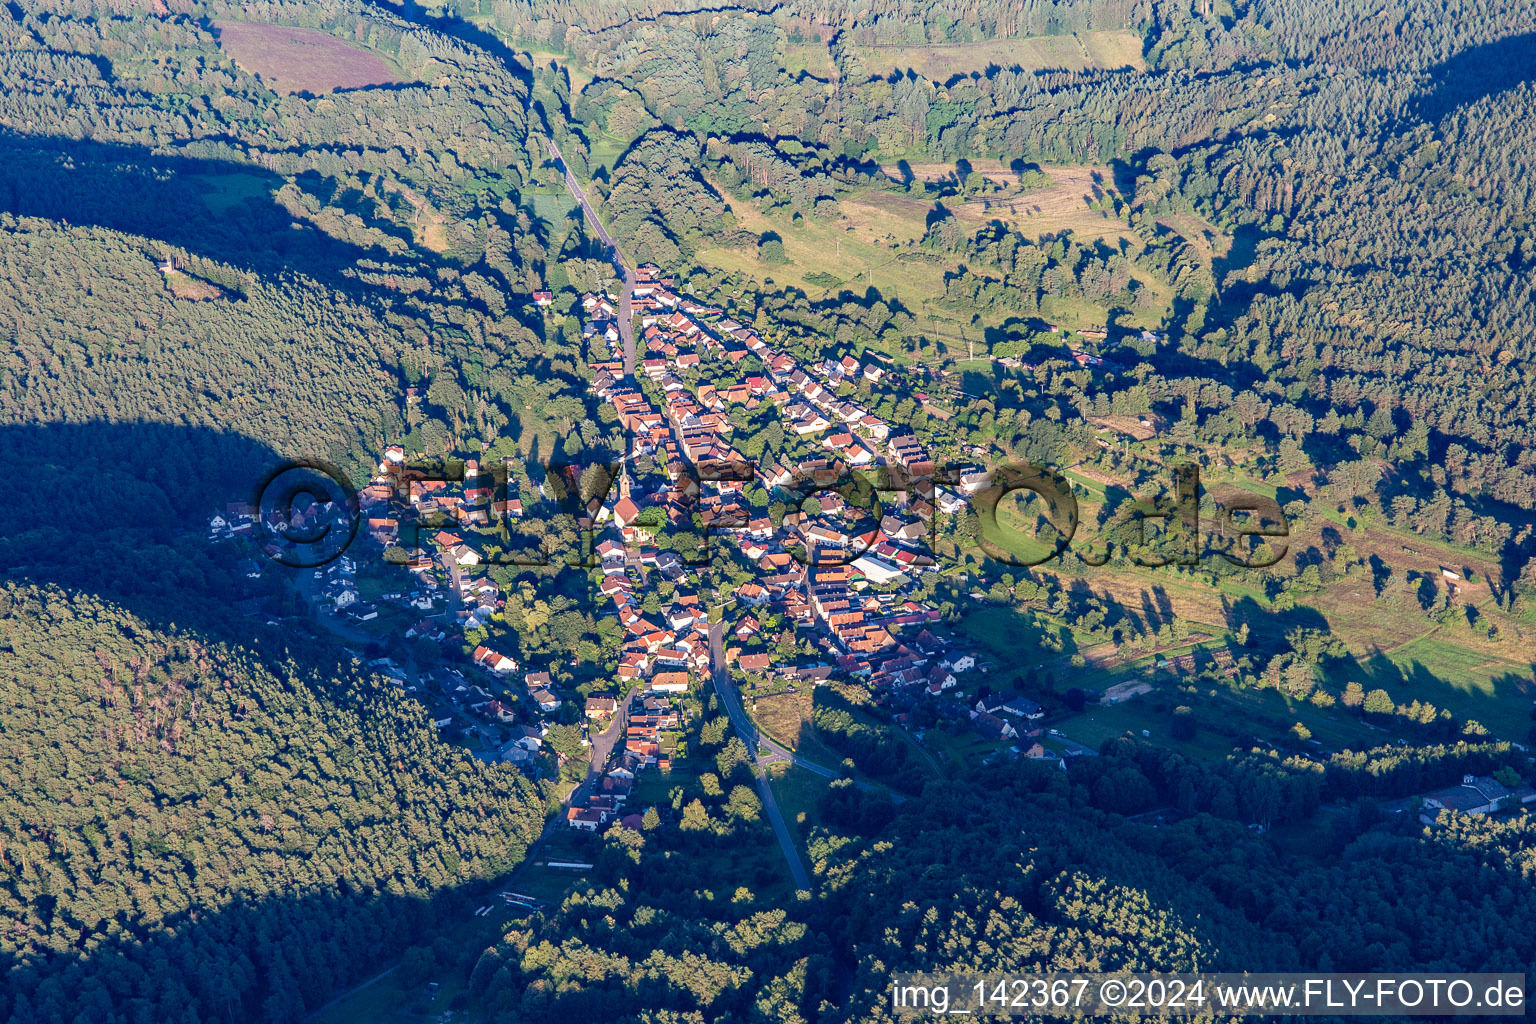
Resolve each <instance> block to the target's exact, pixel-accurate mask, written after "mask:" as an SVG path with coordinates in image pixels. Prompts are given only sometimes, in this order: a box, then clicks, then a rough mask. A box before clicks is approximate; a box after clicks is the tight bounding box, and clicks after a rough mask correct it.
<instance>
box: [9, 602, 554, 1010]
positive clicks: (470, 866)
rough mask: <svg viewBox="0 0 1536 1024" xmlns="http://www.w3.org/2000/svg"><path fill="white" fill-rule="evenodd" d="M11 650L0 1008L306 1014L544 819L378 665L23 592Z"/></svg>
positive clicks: (530, 798)
mask: <svg viewBox="0 0 1536 1024" xmlns="http://www.w3.org/2000/svg"><path fill="white" fill-rule="evenodd" d="M0 643H3V645H4V657H3V658H0V699H3V701H4V704H5V707H6V715H5V724H4V729H3V743H0V780H3V785H4V790H5V799H4V801H3V804H0V849H3V851H4V853H3V863H4V865H5V868H6V882H5V884H4V885H3V886H0V903H3V907H0V914H3V916H4V918H5V920H6V921H7V922H9V925H8V927H7V930H6V934H5V938H4V950H3V955H4V957H5V959H6V960H7V961H8V963H9V972H8V976H9V981H8V982H7V984H6V986H5V988H4V993H3V995H0V1019H9V1020H13V1021H15V1022H17V1024H21V1022H24V1021H32V1020H38V1019H49V1018H52V1017H58V1018H59V1019H71V1018H73V1017H74V1016H76V1015H77V1014H85V1015H87V1016H89V1017H90V1018H91V1019H93V1020H99V1021H104V1022H105V1021H113V1020H124V1021H126V1020H129V1019H141V1017H140V1016H139V1015H140V1014H142V1013H144V1012H152V1013H154V1014H155V1015H156V1016H158V1017H160V1019H168V1018H169V1017H171V1016H173V1015H178V1016H179V1015H183V1014H187V1013H193V1014H196V1015H198V1016H199V1017H202V1018H204V1019H214V1018H218V1019H230V1020H268V1021H271V1020H292V1019H296V1018H297V1016H299V1014H300V1012H301V1011H302V1010H303V1008H305V1007H306V1006H308V1007H310V1008H313V1006H315V1005H317V1004H318V1003H319V1002H323V1001H324V1000H323V997H324V996H325V995H326V994H327V993H329V992H330V991H332V990H333V989H335V988H336V987H339V986H340V985H343V984H345V983H347V982H348V981H350V980H353V979H355V978H357V977H358V976H359V975H361V974H363V973H364V972H366V971H370V970H372V969H373V968H374V967H375V965H376V964H377V962H378V958H379V957H380V955H381V954H384V953H386V952H387V951H389V950H392V949H393V950H398V949H400V948H403V947H404V946H405V945H406V944H408V943H409V942H411V941H414V937H415V935H416V934H417V933H418V931H419V930H420V929H422V928H430V927H433V926H434V925H435V924H437V923H438V922H441V921H442V920H443V919H444V917H445V915H446V914H447V913H448V912H449V909H450V908H452V907H453V906H454V900H453V896H452V891H453V890H454V889H455V888H456V887H458V886H462V885H464V884H466V883H468V882H471V881H473V880H475V879H482V878H486V877H488V876H491V875H494V874H496V873H498V872H502V871H505V870H507V869H509V868H510V867H512V866H513V865H515V864H516V863H518V861H519V860H520V859H521V858H522V856H523V853H524V851H525V850H526V848H527V846H528V844H529V843H530V842H531V841H532V840H533V838H534V837H535V836H536V835H537V834H538V831H539V829H540V827H541V824H542V817H541V814H540V811H539V809H538V801H537V799H536V797H535V796H534V794H533V791H532V789H531V787H530V786H529V785H528V783H527V782H526V781H524V780H523V779H522V778H521V777H520V776H519V775H517V773H516V772H514V771H512V770H511V769H500V770H498V769H493V768H487V767H485V766H483V765H481V764H480V763H479V762H477V761H474V760H472V759H470V758H467V757H465V756H463V755H460V754H456V753H453V752H452V751H451V750H450V749H449V748H446V747H444V746H443V745H442V744H441V743H440V742H438V741H437V739H436V738H435V736H434V734H433V730H432V728H431V726H430V725H429V724H428V722H427V721H426V720H425V717H424V716H423V714H422V712H421V710H420V708H419V706H416V705H414V704H412V703H409V702H406V701H404V700H403V699H401V698H398V697H395V696H393V694H392V691H391V690H390V689H389V688H388V687H387V686H381V685H380V684H379V682H378V681H377V679H376V678H375V677H371V676H369V675H368V674H367V672H366V671H364V670H363V669H361V668H360V667H357V666H352V667H342V668H340V669H339V670H338V671H337V674H334V675H332V674H328V673H327V672H325V671H323V670H321V669H319V668H316V667H307V666H305V665H303V664H302V663H299V662H296V661H294V660H291V659H282V658H273V659H271V660H269V659H268V658H266V657H263V656H262V655H260V654H257V653H255V652H253V651H251V650H249V649H245V648H243V647H241V646H239V645H237V644H232V643H229V642H226V641H222V640H218V639H210V638H207V637H202V636H199V635H197V634H195V633H191V632H188V631H184V630H176V629H170V628H166V629H157V628H154V627H151V626H147V625H146V624H145V623H144V622H143V621H142V620H140V619H138V618H136V617H135V616H133V615H130V614H128V613H126V612H124V611H122V610H121V609H119V608H116V607H113V606H112V605H109V604H106V603H104V602H102V601H100V600H98V599H96V598H93V597H91V596H89V595H83V594H78V593H68V592H65V591H61V590H59V589H56V588H43V587H30V586H19V585H15V584H11V585H7V586H6V587H5V588H4V590H3V592H0ZM167 963H182V964H192V963H196V964H198V965H199V966H198V967H197V969H196V970H188V971H177V972H176V974H175V978H174V980H173V979H172V978H171V977H169V976H167V975H166V974H165V973H164V972H165V967H164V965H165V964H167Z"/></svg>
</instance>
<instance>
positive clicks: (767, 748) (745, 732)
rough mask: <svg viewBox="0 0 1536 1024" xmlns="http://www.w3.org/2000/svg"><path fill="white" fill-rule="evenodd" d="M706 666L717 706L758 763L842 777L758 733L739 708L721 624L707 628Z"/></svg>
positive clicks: (749, 717) (744, 711)
mask: <svg viewBox="0 0 1536 1024" xmlns="http://www.w3.org/2000/svg"><path fill="white" fill-rule="evenodd" d="M709 663H710V666H711V667H712V669H713V675H714V681H715V692H716V693H718V694H719V695H720V703H722V704H724V705H725V713H726V714H727V715H729V716H730V719H731V724H732V725H734V726H735V727H736V731H737V732H738V733H739V734H741V740H742V742H743V743H745V744H746V745H747V749H748V750H751V751H753V752H755V753H756V754H757V763H758V764H760V765H761V764H773V763H774V762H775V761H788V762H790V763H791V764H796V765H799V766H800V767H801V768H804V769H806V770H807V771H812V772H815V773H816V774H817V775H820V776H822V777H823V778H827V779H840V778H842V777H843V776H842V773H841V772H836V771H833V770H832V769H831V768H827V767H824V766H822V765H819V764H817V763H816V762H815V761H807V760H806V759H805V758H803V757H801V756H800V755H799V754H796V753H795V752H794V751H793V750H790V749H789V748H788V747H786V746H784V745H783V744H782V743H779V742H778V741H776V740H773V739H770V738H769V737H767V736H764V735H763V734H762V733H760V732H758V731H757V725H756V723H754V722H753V721H752V718H751V716H750V715H748V714H747V711H746V708H744V707H742V706H741V694H739V693H737V692H736V684H735V683H733V682H731V674H730V673H729V672H727V671H726V668H725V626H724V624H723V623H721V622H717V623H715V624H714V625H713V626H711V627H709Z"/></svg>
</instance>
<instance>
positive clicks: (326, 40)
mask: <svg viewBox="0 0 1536 1024" xmlns="http://www.w3.org/2000/svg"><path fill="white" fill-rule="evenodd" d="M214 27H215V28H216V29H218V33H219V47H220V49H222V50H223V51H224V52H225V53H227V54H229V56H230V58H231V59H233V60H234V62H235V63H236V64H238V65H240V67H241V68H242V69H244V70H245V71H247V72H249V73H251V74H253V75H256V76H257V77H258V78H260V79H261V80H262V81H264V82H266V83H267V84H268V85H270V86H271V87H272V89H273V90H274V91H276V92H282V93H290V94H293V93H304V94H308V95H311V96H319V95H322V94H324V93H328V92H335V91H336V90H338V89H361V88H363V87H365V86H369V85H387V84H389V83H392V82H402V81H405V79H404V78H402V77H401V75H400V73H399V69H398V68H396V67H395V66H394V65H393V64H392V63H390V62H389V61H388V60H386V59H385V58H384V57H383V56H381V55H380V54H378V53H375V52H374V51H372V50H365V49H363V48H362V47H361V46H356V45H354V44H352V43H349V42H347V41H346V40H344V39H339V38H337V37H336V36H333V35H331V34H329V33H327V32H321V31H320V30H319V29H313V28H297V27H294V26H291V25H260V24H255V23H252V22H247V21H216V22H214Z"/></svg>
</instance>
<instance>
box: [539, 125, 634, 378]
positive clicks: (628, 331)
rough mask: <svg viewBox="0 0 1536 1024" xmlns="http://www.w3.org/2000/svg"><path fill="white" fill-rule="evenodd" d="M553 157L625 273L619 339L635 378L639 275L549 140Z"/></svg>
mask: <svg viewBox="0 0 1536 1024" xmlns="http://www.w3.org/2000/svg"><path fill="white" fill-rule="evenodd" d="M549 155H550V156H552V157H554V158H555V162H556V163H558V164H559V165H560V171H561V173H562V174H564V175H565V187H566V188H567V189H569V190H570V193H571V195H573V196H575V197H576V202H577V204H578V205H579V206H580V207H581V213H582V216H584V217H585V218H586V219H587V223H588V224H590V225H591V226H592V230H593V231H595V232H597V237H598V238H600V239H602V241H603V244H604V245H606V246H607V247H608V248H610V249H612V250H613V261H614V262H615V263H616V264H618V267H619V269H620V270H621V271H623V273H624V288H623V290H622V291H620V292H619V337H620V338H621V339H622V340H623V342H624V372H625V373H626V374H628V375H629V376H631V377H633V376H634V375H635V365H636V364H635V307H634V297H635V272H634V270H633V269H631V267H630V265H629V261H628V260H626V259H625V258H624V253H623V252H621V251H620V249H619V243H617V242H615V241H614V240H613V237H612V236H611V235H609V234H608V229H607V228H605V227H603V222H602V221H600V220H598V219H597V212H596V211H595V210H593V209H592V203H591V202H590V201H589V200H588V199H587V194H586V192H584V191H582V188H581V186H580V185H578V184H577V183H576V178H575V176H574V175H572V174H571V169H570V168H569V167H568V166H566V163H565V157H563V156H561V155H560V147H558V146H556V145H555V143H554V141H553V140H549Z"/></svg>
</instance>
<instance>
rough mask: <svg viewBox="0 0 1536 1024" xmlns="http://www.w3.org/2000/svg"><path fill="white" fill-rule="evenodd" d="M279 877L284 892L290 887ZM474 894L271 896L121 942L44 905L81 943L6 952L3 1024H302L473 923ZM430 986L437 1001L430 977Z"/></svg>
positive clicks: (465, 957)
mask: <svg viewBox="0 0 1536 1024" xmlns="http://www.w3.org/2000/svg"><path fill="white" fill-rule="evenodd" d="M271 881H272V884H273V887H274V889H276V888H278V887H280V886H281V884H282V880H281V879H280V878H273V879H272V880H271ZM469 888H471V887H466V888H465V889H458V890H448V891H444V892H440V893H439V894H437V895H434V896H433V897H432V898H430V899H428V898H422V897H409V896H400V895H395V894H384V893H378V892H371V891H348V887H347V886H345V885H341V886H338V887H337V889H336V890H334V891H332V892H329V893H326V894H320V893H311V894H306V895H288V894H283V895H278V894H276V893H274V894H271V895H265V894H263V895H260V896H259V897H257V898H248V899H247V900H245V901H242V902H236V903H233V904H231V905H229V906H225V907H221V908H208V909H202V910H199V911H196V912H192V913H184V914H179V915H176V916H174V917H171V918H169V919H167V920H166V921H164V922H163V923H162V924H161V925H160V926H159V927H157V928H155V929H153V930H152V931H145V930H141V929H137V928H135V927H133V925H132V924H131V923H130V922H127V921H124V922H123V924H122V927H121V930H118V931H116V932H114V933H112V934H110V935H109V936H103V935H100V934H93V933H87V932H85V931H82V930H80V928H79V925H78V923H76V922H71V921H65V920H63V919H62V918H57V917H55V915H54V913H53V907H52V906H51V905H49V906H36V907H35V908H34V909H35V912H36V913H37V915H38V917H39V918H40V919H41V920H42V921H44V922H46V923H47V924H48V925H49V926H50V927H51V928H52V929H55V930H63V931H65V932H66V934H68V935H70V936H72V937H74V939H73V941H72V943H71V948H70V949H69V951H68V952H63V953H53V954H51V955H49V956H47V957H46V958H43V959H40V960H39V959H33V960H21V959H19V958H14V957H12V956H10V955H7V956H0V972H3V973H4V975H5V978H6V984H5V986H4V988H3V992H0V1021H7V1020H8V1021H11V1022H14V1024H22V1022H32V1021H47V1020H71V1019H73V1020H92V1021H113V1020H148V1019H159V1020H173V1019H174V1020H201V1021H220V1022H224V1024H242V1022H247V1021H281V1022H296V1021H300V1020H303V1019H304V1017H305V1015H306V1014H307V1013H309V1012H312V1011H314V1010H315V1009H318V1008H319V1007H321V1006H324V1005H325V1004H326V1003H327V1002H328V1001H329V1000H330V999H332V998H334V997H335V996H336V995H337V994H338V993H340V992H342V991H344V990H345V989H346V988H347V987H348V986H350V985H354V984H357V983H359V982H361V981H363V980H366V979H367V978H370V977H372V976H374V975H376V974H378V973H379V972H380V971H382V970H384V969H385V968H386V967H388V966H390V961H391V960H392V959H393V958H394V956H396V955H398V954H399V953H400V952H402V951H403V950H404V949H405V948H406V947H407V946H409V945H411V944H412V943H419V942H423V941H424V940H423V939H422V936H424V935H430V934H431V933H432V932H434V931H440V930H441V929H444V928H446V927H448V926H450V925H451V924H452V923H454V921H455V920H456V919H457V918H461V917H467V916H468V911H469V910H470V909H471V906H470V904H471V897H470V894H469V892H468V891H466V890H467V889H469ZM472 888H473V889H476V890H478V889H479V886H474V887H472ZM477 894H478V893H477ZM108 920H110V921H114V922H115V921H116V919H115V918H109V919H108ZM105 923H106V922H103V924H105ZM87 940H90V941H92V942H93V943H95V944H94V945H92V946H89V947H86V946H85V945H84V943H85V942H86V941H87ZM479 952H480V948H479V947H478V946H473V945H468V946H465V945H464V944H459V945H458V946H452V947H446V946H445V947H444V949H443V953H445V954H447V956H446V959H448V960H449V962H448V963H447V964H442V965H441V966H442V967H443V968H444V969H446V970H447V971H452V972H453V973H455V974H457V975H459V976H460V977H462V976H466V975H467V974H468V972H469V969H470V967H471V966H472V965H473V958H474V957H476V956H478V954H479ZM434 973H435V972H434ZM420 984H421V996H422V998H421V1002H422V1003H423V1004H425V1003H426V1001H427V995H426V983H425V979H423V980H421V982H420ZM402 1009H404V1007H402ZM436 1009H439V1010H441V1009H442V1007H437V1008H436ZM156 1011H160V1012H164V1013H171V1012H174V1013H175V1014H176V1016H174V1017H170V1016H163V1017H162V1016H157V1014H156ZM136 1013H138V1014H140V1015H139V1016H136V1015H135V1014H136Z"/></svg>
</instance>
